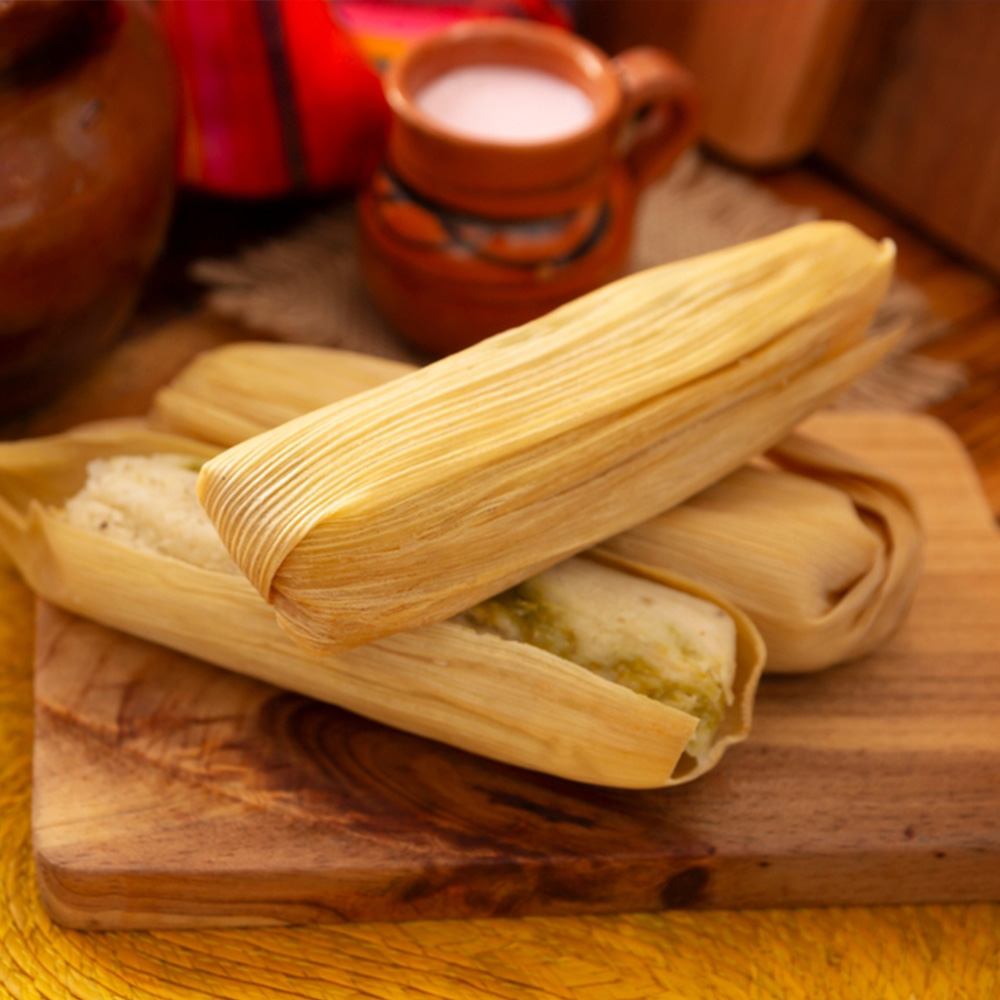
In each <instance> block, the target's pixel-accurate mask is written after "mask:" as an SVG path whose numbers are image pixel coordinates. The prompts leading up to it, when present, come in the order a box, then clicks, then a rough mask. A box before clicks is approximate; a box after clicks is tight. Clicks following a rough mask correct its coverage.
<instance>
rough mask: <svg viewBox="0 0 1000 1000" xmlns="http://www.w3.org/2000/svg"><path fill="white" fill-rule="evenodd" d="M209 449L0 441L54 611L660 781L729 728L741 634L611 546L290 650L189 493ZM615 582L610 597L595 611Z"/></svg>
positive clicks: (107, 441)
mask: <svg viewBox="0 0 1000 1000" xmlns="http://www.w3.org/2000/svg"><path fill="white" fill-rule="evenodd" d="M216 451H217V449H216V448H214V447H212V446H210V445H206V444H204V443H198V442H195V441H193V440H190V439H187V438H184V437H181V436H178V435H172V434H167V433H161V432H157V431H152V430H150V429H149V428H147V427H145V426H144V425H143V424H142V423H140V422H133V421H124V422H122V421H119V422H108V423H105V424H101V425H92V426H90V427H82V428H78V429H76V430H74V431H71V432H68V433H66V434H64V435H59V436H55V437H50V438H38V439H33V440H27V441H20V442H12V443H4V444H0V545H2V546H3V548H4V549H5V550H6V551H7V552H8V554H9V555H10V556H11V558H12V559H13V561H14V563H15V564H16V566H17V567H18V569H19V570H20V572H21V573H22V575H23V576H24V577H25V579H26V580H27V582H28V583H29V585H30V586H31V587H32V588H33V589H34V590H35V591H36V592H37V593H38V594H39V595H40V596H42V597H43V598H45V599H47V600H49V601H51V602H52V603H54V604H57V605H59V606H61V607H63V608H66V609H67V610H69V611H72V612H75V613H77V614H79V615H81V616H84V617H87V618H90V619H92V620H94V621H97V622H100V623H102V624H104V625H108V626H110V627H112V628H116V629H119V630H121V631H123V632H127V633H130V634H132V635H136V636H139V637H141V638H144V639H147V640H150V641H153V642H157V643H160V644H162V645H164V646H167V647H169V648H172V649H175V650H178V651H179V652H182V653H185V654H188V655H191V656H195V657H197V658H199V659H202V660H205V661H207V662H209V663H213V664H216V665H218V666H221V667H225V668H228V669H231V670H234V671H237V672H240V673H244V674H247V675H249V676H253V677H256V678H259V679H261V680H264V681H268V682H271V683H273V684H276V685H278V686H281V687H284V688H287V689H290V690H293V691H297V692H300V693H302V694H306V695H309V696H312V697H316V698H319V699H322V700H325V701H328V702H331V703H333V704H336V705H339V706H341V707H343V708H346V709H349V710H352V711H355V712H358V713H359V714H362V715H365V716H368V717H370V718H372V719H375V720H378V721H380V722H384V723H386V724H388V725H391V726H395V727H397V728H400V729H404V730H407V731H409V732H413V733H417V734H419V735H423V736H427V737H430V738H433V739H437V740H440V741H443V742H446V743H449V744H451V745H454V746H457V747H461V748H463V749H466V750H470V751H472V752H475V753H478V754H482V755H484V756H487V757H490V758H493V759H495V760H498V761H503V762H506V763H510V764H515V765H519V766H522V767H527V768H532V769H535V770H539V771H544V772H546V773H550V774H554V775H558V776H561V777H566V778H571V779H574V780H578V781H585V782H591V783H597V784H605V785H610V786H617V787H625V788H647V787H659V786H664V785H671V784H676V783H678V782H682V781H689V780H691V779H692V778H695V777H697V776H698V775H700V774H703V773H704V772H705V771H706V770H708V769H709V768H711V767H712V766H714V764H715V763H717V762H718V760H719V759H720V757H721V755H722V753H723V752H724V750H725V749H726V748H727V747H728V746H730V745H731V744H733V743H735V742H737V741H739V740H742V739H744V738H745V736H746V734H747V732H748V730H749V725H750V718H751V712H752V705H753V698H754V693H755V689H756V685H757V681H758V678H759V676H760V672H761V669H762V665H763V657H764V649H763V643H762V641H761V639H760V636H759V633H758V632H757V631H756V629H755V628H754V627H753V626H752V625H751V624H750V622H749V620H748V619H747V618H746V616H745V615H744V614H743V613H742V612H740V611H738V610H737V609H735V608H733V607H732V606H731V605H729V603H728V602H726V601H725V600H723V599H719V598H715V597H714V596H713V595H711V594H710V593H709V592H708V591H706V590H705V589H704V588H702V587H700V586H699V585H696V584H688V583H686V582H684V581H682V580H680V579H679V578H674V577H672V576H670V575H668V574H666V573H661V572H658V571H655V570H652V571H649V572H647V573H642V574H638V573H636V572H635V571H633V570H631V569H630V568H628V567H625V566H620V565H619V564H618V561H617V560H615V559H614V558H613V557H610V556H609V557H606V558H604V559H598V558H594V559H584V558H579V559H574V560H571V561H570V562H569V563H566V564H563V565H561V566H559V567H557V568H555V569H554V570H552V571H550V572H551V575H546V574H542V575H540V576H538V577H537V578H535V579H533V580H531V581H526V582H525V585H524V587H523V588H521V589H520V590H518V591H514V592H511V593H509V594H502V595H498V596H497V597H496V598H495V599H494V602H493V604H492V605H491V606H490V607H488V608H483V609H481V611H480V612H477V611H476V610H475V609H470V611H469V616H468V617H467V618H465V619H464V620H462V621H446V622H442V623H438V624H434V625H429V626H426V627H424V628H421V629H417V630H413V631H411V632H406V633H400V634H397V635H393V636H390V637H387V638H385V639H382V640H380V641H378V642H376V643H372V644H370V645H367V646H363V647H360V648H356V649H352V650H350V651H347V652H344V653H341V654H338V655H336V656H313V655H310V654H308V653H305V652H303V651H302V650H301V649H299V648H298V647H297V646H295V645H294V644H293V643H292V642H291V641H290V640H289V638H288V637H287V636H286V635H285V634H284V633H283V632H282V631H281V630H280V629H279V627H278V625H277V623H276V622H275V620H274V615H273V613H272V611H271V609H270V608H269V607H268V606H267V604H266V603H265V602H264V601H263V599H262V598H261V597H260V595H259V594H258V593H257V592H256V591H255V590H254V588H253V587H252V586H251V585H250V584H249V582H248V581H247V580H246V579H245V577H244V576H243V575H242V574H241V573H239V571H238V569H237V567H236V565H235V564H234V563H233V562H232V560H231V559H230V557H229V555H228V553H227V552H226V551H225V549H224V547H223V546H222V544H221V542H220V541H219V539H218V536H217V535H216V534H215V532H214V529H213V528H212V526H211V524H210V522H208V520H207V518H206V517H205V516H204V512H203V511H202V510H201V508H200V506H199V505H198V504H197V502H196V501H195V498H194V482H195V479H196V476H197V470H198V468H199V466H200V465H201V463H202V462H203V461H204V460H205V459H207V458H209V457H210V456H211V455H213V454H214V453H215V452H216ZM199 519H201V520H200V521H199ZM616 601H617V602H618V603H617V607H618V611H619V612H621V611H622V606H623V604H627V605H628V607H629V613H628V614H627V615H625V614H622V613H619V614H617V615H616V616H611V615H607V616H604V617H602V613H601V609H602V607H614V606H615V602H616ZM518 622H519V623H520V624H517V623H518Z"/></svg>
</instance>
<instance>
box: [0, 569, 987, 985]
mask: <svg viewBox="0 0 1000 1000" xmlns="http://www.w3.org/2000/svg"><path fill="white" fill-rule="evenodd" d="M32 601H33V598H32V596H31V594H30V592H29V591H28V590H27V588H26V587H25V586H24V585H23V584H22V583H21V582H20V580H19V579H18V577H17V576H16V574H15V572H14V570H13V568H12V567H11V566H9V565H7V564H5V563H0V607H2V608H3V609H4V610H3V614H2V616H0V997H4V998H8V997H10V998H16V1000H42V998H44V1000H71V998H79V1000H126V998H127V1000H153V998H157V1000H166V998H175V1000H203V998H213V1000H215V998H219V1000H222V998H226V1000H236V998H240V1000H243V998H253V1000H265V998H274V1000H294V998H300V997H301V998H315V1000H376V998H377V1000H401V998H421V1000H460V998H461V1000H472V998H475V1000H557V998H558V1000H571V998H572V1000H647V998H648V1000H675V998H676V1000H680V998H685V1000H703V998H704V1000H728V998H732V1000H737V998H738V1000H747V998H749V1000H757V998H761V1000H763V998H783V1000H798V998H802V1000H827V998H829V1000H843V998H862V1000H867V998H873V1000H874V998H878V1000H918V998H919V1000H934V998H941V1000H945V998H947V1000H961V998H975V1000H987V998H995V997H997V996H1000V906H990V905H976V906H926V907H912V906H907V907H879V908H852V909H843V908H831V909H806V910H790V911H758V912H753V911H743V912H703V913H695V912H690V913H686V912H672V913H662V914H622V915H613V916H606V917H579V918H572V917H566V918H558V919H557V918H526V919H498V920H469V921H460V920H447V921H438V922H432V921H422V922H416V923H405V924H362V925H344V926H325V927H320V926H311V927H293V928H267V929H253V930H196V931H157V932H139V931H133V932H120V933H119V932H116V933H111V932H101V933H84V932H79V931H70V930H65V929H63V928H61V927H59V926H57V925H55V924H54V923H53V922H52V921H51V920H50V919H49V918H48V916H47V915H46V913H45V911H44V909H43V908H42V905H41V903H40V900H39V897H38V893H37V890H36V884H35V877H34V871H33V866H32V853H31V834H30V797H31V732H32V722H31V720H32V701H31V656H32V638H31V625H30V623H31V621H32V617H33V606H32Z"/></svg>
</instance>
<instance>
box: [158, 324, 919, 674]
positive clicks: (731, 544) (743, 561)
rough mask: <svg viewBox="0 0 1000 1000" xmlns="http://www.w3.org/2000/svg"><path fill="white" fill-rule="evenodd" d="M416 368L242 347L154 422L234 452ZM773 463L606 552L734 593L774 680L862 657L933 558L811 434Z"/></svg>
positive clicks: (888, 498) (869, 485)
mask: <svg viewBox="0 0 1000 1000" xmlns="http://www.w3.org/2000/svg"><path fill="white" fill-rule="evenodd" d="M407 370H410V369H408V368H407V367H406V366H403V365H400V364H399V363H398V362H390V361H382V360H380V359H377V358H369V357H367V356H364V355H355V354H351V353H350V352H345V351H338V350H333V349H330V348H322V347H297V346H296V347H292V346H290V345H287V344H266V343H242V344H232V345H228V346H226V347H222V348H218V349H216V350H214V351H209V352H206V353H205V354H203V355H201V356H200V357H198V358H197V359H195V360H194V361H193V362H192V363H191V364H190V365H189V366H188V367H187V368H185V369H184V370H183V371H182V372H180V373H179V374H178V376H177V377H176V378H175V380H174V381H173V382H172V383H171V385H170V386H168V387H167V388H165V389H164V390H163V391H162V392H161V393H160V395H159V397H158V398H157V400H156V403H155V406H154V414H155V419H156V420H157V421H158V422H159V423H161V424H162V425H163V426H166V427H170V428H173V429H181V428H183V429H184V430H186V431H187V432H189V433H191V434H192V435H194V436H196V437H200V438H202V439H204V440H208V441H212V442H213V443H216V444H219V445H223V446H229V445H232V444H235V443H237V442H238V441H240V440H243V439H244V438H245V437H249V436H251V435H253V434H259V433H260V432H262V431H264V430H267V429H268V428H269V427H271V426H273V425H274V423H273V421H274V420H275V419H276V418H277V415H278V414H281V415H282V416H283V417H284V418H285V419H289V418H291V417H292V416H297V415H299V414H302V413H306V412H308V411H310V410H313V409H318V408H319V407H321V406H325V405H327V404H328V403H331V402H333V401H335V400H337V399H341V398H343V397H344V396H346V395H349V394H350V393H351V392H360V391H363V390H364V389H367V388H371V386H372V384H373V382H372V379H373V375H381V377H382V379H383V380H384V381H388V380H389V379H392V378H397V377H399V375H400V374H402V373H404V372H405V371H407ZM272 372H277V373H280V375H279V377H272ZM260 400H265V401H266V404H267V405H266V406H264V407H262V406H261V405H259V402H258V401H260ZM769 455H770V460H771V462H770V464H767V465H747V466H744V467H743V468H741V469H738V470H737V471H736V472H733V473H731V474H730V475H729V476H727V477H726V478H724V479H723V480H721V481H720V482H719V483H717V484H715V485H713V486H711V487H709V488H708V489H707V490H704V491H702V492H701V493H699V494H696V495H695V496H694V497H691V498H690V499H688V500H687V501H685V502H684V503H682V504H680V505H678V506H677V507H674V508H672V509H671V510H670V511H667V512H666V513H664V514H661V515H659V516H657V517H654V518H652V519H650V520H649V521H645V522H643V523H642V524H641V525H638V526H636V527H635V528H632V529H630V530H628V531H626V532H624V533H621V534H619V535H617V536H615V537H614V538H612V539H609V540H608V541H607V542H605V543H603V545H602V551H606V552H614V553H617V554H618V555H620V556H622V557H624V558H626V559H631V560H632V561H633V562H638V563H641V564H645V565H647V566H649V565H655V566H659V567H661V568H664V569H668V570H670V571H672V572H675V573H679V574H681V575H682V576H685V577H687V578H690V579H693V580H698V581H699V582H701V583H703V584H704V585H705V586H707V587H709V588H711V589H712V590H715V591H717V592H719V593H721V594H724V595H725V596H726V597H727V598H728V599H729V600H731V601H732V602H733V603H734V604H736V605H737V606H739V607H740V608H742V609H743V610H744V611H746V612H747V613H748V614H749V615H750V617H751V619H752V620H753V622H754V624H755V625H757V627H758V628H759V629H760V631H761V634H762V635H763V637H764V641H765V644H766V645H767V650H768V655H767V671H768V672H773V673H803V672H809V671H814V670H819V669H822V668H824V667H828V666H831V665H832V664H835V663H840V662H843V661H846V660H850V659H855V658H857V657H860V656H863V655H865V654H866V653H868V652H871V651H872V650H873V649H875V648H876V647H877V646H878V645H880V644H881V643H882V642H883V641H884V640H885V639H886V638H887V637H888V636H889V635H890V634H891V633H892V632H893V631H894V630H895V629H896V628H897V627H898V626H899V625H900V623H901V622H902V621H903V620H904V618H905V616H906V613H907V611H908V609H909V606H910V603H911V601H912V597H913V592H914V590H915V589H916V584H917V581H918V579H919V575H920V568H921V563H922V557H923V531H922V528H921V525H920V520H919V516H918V513H917V510H916V506H915V502H914V500H913V498H912V496H911V495H910V494H909V492H908V491H907V490H906V488H905V487H904V486H903V485H902V484H900V483H899V482H897V481H896V480H894V479H892V478H891V477H889V476H887V475H885V474H884V473H881V472H879V471H878V470H876V469H874V468H872V467H871V466H869V465H867V464H866V463H863V462H861V461H859V460H857V459H855V458H853V457H850V456H847V455H845V454H843V453H842V452H839V451H838V450H836V449H834V448H831V447H829V446H826V445H821V444H819V443H818V442H816V441H814V440H811V439H808V438H806V437H804V436H803V435H801V434H795V435H792V436H791V437H789V438H786V439H785V441H783V442H782V443H781V444H780V445H778V446H777V447H776V448H774V449H772V450H771V451H770V452H769ZM776 466H777V467H776Z"/></svg>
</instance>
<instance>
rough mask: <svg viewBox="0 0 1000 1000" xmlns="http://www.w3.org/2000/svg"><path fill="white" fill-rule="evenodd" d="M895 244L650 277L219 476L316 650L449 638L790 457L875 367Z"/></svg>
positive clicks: (751, 250) (268, 436) (501, 339)
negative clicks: (714, 487) (636, 533)
mask: <svg viewBox="0 0 1000 1000" xmlns="http://www.w3.org/2000/svg"><path fill="white" fill-rule="evenodd" d="M893 257H894V250H893V247H892V246H891V244H887V243H886V244H879V243H876V242H874V241H872V240H870V239H868V238H867V237H865V236H864V235H862V234H861V233H860V232H858V231H857V230H856V229H854V228H853V227H851V226H848V225H846V224H841V223H813V224H809V225H804V226H798V227H794V228H792V229H789V230H786V231H784V232H782V233H779V234H777V235H775V236H771V237H767V238H765V239H762V240H757V241H754V242H751V243H746V244H742V245H740V246H738V247H733V248H730V249H726V250H722V251H719V252H717V253H712V254H707V255H704V256H702V257H697V258H693V259H690V260H686V261H681V262H679V263H675V264H669V265H665V266H663V267H659V268H653V269H651V270H649V271H646V272H642V273H640V274H637V275H632V276H629V277H627V278H624V279H622V280H621V281H618V282H615V283H613V284H610V285H608V286H605V287H603V288H601V289H598V290H597V291H595V292H592V293H590V294H588V295H586V296H584V297H582V298H580V299H578V300H576V301H574V302H571V303H569V304H567V305H565V306H562V307H560V308H559V309H557V310H555V311H554V312H552V313H550V314H548V315H547V316H544V317H542V318H540V319H538V320H534V321H532V322H530V323H528V324H525V325H524V326H522V327H518V328H516V329H513V330H509V331H507V332H506V333H502V334H499V335H497V336H495V337H491V338H489V339H487V340H485V341H483V342H481V343H480V344H477V345H475V346H473V347H471V348H469V349H467V350H465V351H462V352H460V353H458V354H455V355H452V356H450V357H448V358H445V359H443V360H441V361H438V362H436V363H434V364H432V365H429V366H427V367H426V368H422V369H419V370H417V371H415V372H412V373H410V374H407V375H404V376H402V377H401V378H398V379H394V380H393V381H391V382H389V383H387V384H385V385H382V386H378V387H376V388H373V389H370V390H368V391H366V392H363V393H361V394H359V395H357V396H352V397H350V398H348V399H346V400H343V401H341V402H338V403H334V404H332V405H330V406H329V407H325V408H323V409H321V410H318V411H314V412H312V413H309V414H306V415H304V416H302V417H298V418H296V419H294V420H291V421H289V422H288V423H286V424H283V425H281V426H280V427H277V428H275V429H274V430H271V431H266V432H264V433H263V434H261V435H258V436H257V437H254V438H251V439H250V440H248V441H246V442H243V443H242V444H239V445H235V446H233V447H232V448H231V449H229V450H228V451H226V452H225V453H223V454H221V455H220V456H218V457H217V458H215V459H212V460H210V461H209V462H207V463H206V464H205V466H204V468H203V470H202V474H201V477H200V479H199V496H200V499H201V501H202V503H203V504H204V506H205V508H206V510H207V512H208V514H209V516H210V518H211V519H212V521H213V522H214V523H215V525H216V527H217V529H218V530H219V534H220V536H221V537H222V539H223V541H224V543H225V544H226V547H227V548H228V549H229V551H230V552H231V553H232V555H233V558H234V559H235V560H236V562H237V564H238V565H239V566H240V568H241V569H242V570H243V572H244V573H245V574H246V576H247V578H248V579H249V580H250V581H251V583H253V585H254V586H255V587H256V588H257V589H258V591H259V592H260V593H261V594H262V595H263V596H265V597H266V598H267V599H268V600H269V601H272V602H273V603H274V605H275V609H276V612H277V615H278V619H279V622H280V624H281V625H282V627H283V628H284V629H285V630H286V631H287V632H288V633H289V634H290V635H291V636H292V637H293V638H294V639H295V641H296V642H298V643H299V644H300V645H302V646H304V647H306V648H308V649H312V650H316V651H334V650H337V649H345V648H350V647H352V646H356V645H359V644H362V643H364V642H369V641H371V640H372V639H375V638H378V637H379V636H383V635H388V634H391V633H393V632H398V631H401V630H403V629H407V628H413V627H415V626H419V625H423V624H427V623H430V622H434V621H441V620H443V619H445V618H448V617H450V616H451V615H453V614H455V613H457V612H459V611H462V610H464V609H465V608H468V607H469V606H470V605H472V604H475V603H477V602H479V601H481V600H483V599H485V598H487V597H490V596H492V595H494V594H496V593H498V592H500V591H502V590H504V589H505V588H507V587H510V586H513V585H515V584H517V583H519V582H521V581H522V580H524V579H525V578H526V577H529V576H531V575H533V574H535V573H537V572H539V571H540V570H541V569H543V568H545V567H547V566H551V565H553V564H555V563H556V562H559V561H560V560H562V559H564V558H566V557H567V556H569V555H571V554H573V553H576V552H580V551H582V550H584V549H586V548H589V547H590V546H592V545H593V544H595V543H596V542H599V541H601V540H603V539H605V538H607V537H609V536H611V535H613V534H615V533H617V532H619V531H622V530H624V529H626V528H629V527H631V526H633V525H635V524H637V523H640V522H642V521H644V520H646V519H647V518H649V517H651V516H653V515H654V514H656V513H658V512H660V511H662V510H663V509H665V508H669V507H672V506H674V505H675V504H677V503H680V502H681V501H683V500H684V499H686V498H687V497H689V496H691V495H693V494H694V493H696V492H698V491H699V490H701V489H703V488H705V487H706V486H708V485H710V484H711V483H713V482H715V481H716V480H718V479H719V478H721V477H722V476H723V475H725V474H727V473H728V472H731V471H733V470H734V469H735V468H737V467H738V466H740V465H741V464H743V463H744V462H745V461H746V460H747V459H748V458H749V457H750V456H751V455H754V454H756V453H758V452H759V451H761V450H762V449H764V448H766V447H769V446H771V445H773V444H775V443H776V442H777V441H779V440H781V438H783V437H784V436H785V435H786V434H787V433H788V432H789V430H790V429H791V428H792V427H793V426H794V425H795V424H796V423H798V421H799V420H800V419H801V418H802V417H803V416H805V415H806V414H807V413H809V412H811V411H812V410H814V409H815V408H816V407H818V406H820V405H822V404H823V403H824V402H826V401H828V400H829V399H831V398H832V397H833V396H835V395H836V394H837V393H838V392H840V391H841V390H842V389H843V388H844V387H845V386H846V385H848V384H849V383H850V382H851V381H853V380H854V379H855V378H856V377H857V376H858V375H860V374H861V373H863V372H864V371H866V370H867V369H868V368H870V367H871V366H872V365H873V364H874V363H875V361H877V360H878V359H879V358H880V357H881V356H882V355H883V354H884V352H885V351H886V349H887V348H888V347H889V346H890V343H889V341H890V338H884V337H880V338H877V339H866V337H865V331H866V329H867V327H868V326H869V323H870V320H871V318H872V316H873V315H874V313H875V310H876V308H877V306H878V305H879V303H880V302H881V300H882V297H883V295H884V293H885V291H886V288H887V285H888V282H889V278H890V275H891V271H892V263H893Z"/></svg>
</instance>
